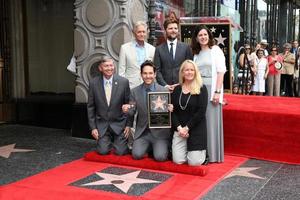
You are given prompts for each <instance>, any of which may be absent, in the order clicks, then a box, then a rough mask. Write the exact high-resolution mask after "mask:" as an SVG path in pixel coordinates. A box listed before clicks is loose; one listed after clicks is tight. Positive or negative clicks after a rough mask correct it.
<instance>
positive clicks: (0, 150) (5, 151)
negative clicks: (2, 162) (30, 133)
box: [0, 143, 35, 158]
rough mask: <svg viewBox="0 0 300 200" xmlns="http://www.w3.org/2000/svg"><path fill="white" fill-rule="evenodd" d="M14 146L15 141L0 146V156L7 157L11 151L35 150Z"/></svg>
mask: <svg viewBox="0 0 300 200" xmlns="http://www.w3.org/2000/svg"><path fill="white" fill-rule="evenodd" d="M15 146H16V143H14V144H9V145H6V146H2V147H0V156H1V157H3V158H9V156H10V154H11V153H12V152H31V151H35V150H31V149H15Z"/></svg>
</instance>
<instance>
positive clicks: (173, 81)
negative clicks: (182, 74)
mask: <svg viewBox="0 0 300 200" xmlns="http://www.w3.org/2000/svg"><path fill="white" fill-rule="evenodd" d="M164 28H165V32H166V38H167V41H166V42H164V43H163V44H161V45H159V46H158V47H156V49H155V54H154V64H155V66H156V67H157V78H156V79H157V82H158V83H159V84H160V85H162V86H164V87H166V88H168V89H169V90H170V91H173V90H174V87H175V86H176V85H178V72H179V67H180V65H181V64H182V63H183V61H185V60H186V59H193V55H192V52H191V49H190V47H189V46H188V45H186V44H185V43H183V42H180V41H178V39H177V36H178V21H177V20H172V19H166V20H165V22H164Z"/></svg>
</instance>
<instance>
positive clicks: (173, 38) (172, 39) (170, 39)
mask: <svg viewBox="0 0 300 200" xmlns="http://www.w3.org/2000/svg"><path fill="white" fill-rule="evenodd" d="M176 38H177V35H176V36H175V37H173V36H172V35H168V36H167V39H168V40H169V41H174V40H175V39H176Z"/></svg>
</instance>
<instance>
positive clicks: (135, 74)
mask: <svg viewBox="0 0 300 200" xmlns="http://www.w3.org/2000/svg"><path fill="white" fill-rule="evenodd" d="M135 44H136V42H135V41H131V42H128V43H125V44H123V45H122V46H121V49H120V54H119V69H118V74H119V75H120V76H123V77H125V78H127V79H128V80H129V86H130V88H134V87H136V86H138V85H139V84H141V83H142V82H143V80H142V78H141V70H140V64H139V63H138V62H137V55H136V49H135V47H134V45H135ZM145 50H146V57H145V60H152V61H153V57H154V52H155V47H154V46H152V45H151V44H149V43H147V42H145Z"/></svg>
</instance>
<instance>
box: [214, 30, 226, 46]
mask: <svg viewBox="0 0 300 200" xmlns="http://www.w3.org/2000/svg"><path fill="white" fill-rule="evenodd" d="M215 39H216V40H217V45H219V44H222V45H224V46H225V44H224V40H226V39H227V38H226V37H222V34H221V33H220V35H219V37H217V38H215Z"/></svg>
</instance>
